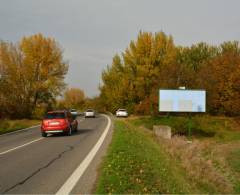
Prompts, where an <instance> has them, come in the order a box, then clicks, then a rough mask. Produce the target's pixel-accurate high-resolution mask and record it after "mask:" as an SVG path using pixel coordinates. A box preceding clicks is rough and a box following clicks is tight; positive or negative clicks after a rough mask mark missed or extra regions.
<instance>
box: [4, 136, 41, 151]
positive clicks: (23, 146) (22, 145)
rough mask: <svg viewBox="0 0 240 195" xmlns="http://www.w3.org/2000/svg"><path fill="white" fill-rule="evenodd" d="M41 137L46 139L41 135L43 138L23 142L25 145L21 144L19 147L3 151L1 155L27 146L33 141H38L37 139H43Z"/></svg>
mask: <svg viewBox="0 0 240 195" xmlns="http://www.w3.org/2000/svg"><path fill="white" fill-rule="evenodd" d="M41 139H44V138H43V137H41V138H39V139H35V140H33V141H31V142H28V143H26V144H23V145H21V146H17V147H15V148H12V149H10V150H7V151H4V152H1V153H0V155H3V154H6V153H9V152H12V151H14V150H17V149H19V148H22V147H24V146H27V145H29V144H32V143H34V142H37V141H39V140H41Z"/></svg>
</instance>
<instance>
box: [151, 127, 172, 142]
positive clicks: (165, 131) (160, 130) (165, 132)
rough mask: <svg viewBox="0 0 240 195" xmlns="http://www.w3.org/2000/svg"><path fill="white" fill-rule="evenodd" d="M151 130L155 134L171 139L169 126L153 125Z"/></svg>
mask: <svg viewBox="0 0 240 195" xmlns="http://www.w3.org/2000/svg"><path fill="white" fill-rule="evenodd" d="M153 132H154V134H155V135H156V136H158V137H162V138H164V139H171V137H172V133H171V127H169V126H165V125H158V126H155V125H154V126H153Z"/></svg>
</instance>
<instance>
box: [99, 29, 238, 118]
mask: <svg viewBox="0 0 240 195" xmlns="http://www.w3.org/2000/svg"><path fill="white" fill-rule="evenodd" d="M102 81H103V84H102V85H101V86H100V96H99V99H98V102H99V103H100V104H101V106H102V108H103V109H104V110H109V111H111V112H115V111H116V109H118V108H127V109H128V110H129V111H130V112H132V113H137V114H157V113H158V91H159V89H161V88H162V89H177V88H178V87H180V86H185V87H186V88H187V89H205V90H206V91H207V112H208V113H211V114H225V115H231V116H233V115H240V47H239V42H237V41H228V42H224V43H222V44H220V45H217V46H214V45H210V44H207V43H204V42H200V43H197V44H193V45H191V46H188V47H187V46H178V45H176V44H175V43H174V40H173V37H172V36H169V35H166V34H165V33H164V32H157V33H151V32H140V33H139V34H138V37H137V39H136V40H135V41H131V42H130V44H129V46H128V47H127V48H126V50H125V51H124V52H122V54H121V55H119V54H116V55H115V56H114V57H113V59H112V64H111V66H107V68H106V69H105V70H104V71H103V73H102Z"/></svg>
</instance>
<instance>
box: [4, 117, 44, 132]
mask: <svg viewBox="0 0 240 195" xmlns="http://www.w3.org/2000/svg"><path fill="white" fill-rule="evenodd" d="M39 124H40V120H29V119H22V120H6V119H5V120H0V134H5V133H9V132H13V131H17V130H20V129H25V128H28V127H31V126H35V125H39Z"/></svg>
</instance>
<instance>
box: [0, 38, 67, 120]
mask: <svg viewBox="0 0 240 195" xmlns="http://www.w3.org/2000/svg"><path fill="white" fill-rule="evenodd" d="M67 70H68V64H67V63H66V62H65V61H64V60H63V55H62V49H61V48H60V46H59V44H58V43H57V42H56V41H55V40H54V39H52V38H47V37H44V36H43V35H42V34H36V35H33V36H29V37H24V38H23V39H22V40H21V41H20V42H19V43H18V44H12V43H8V42H4V41H1V43H0V108H1V109H0V117H12V118H23V117H27V118H29V117H31V116H32V114H33V113H34V111H35V109H36V108H37V107H38V106H45V107H49V106H51V104H53V103H54V101H55V98H56V96H58V95H60V93H61V91H62V89H63V88H64V86H65V83H64V76H65V75H66V73H67Z"/></svg>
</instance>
